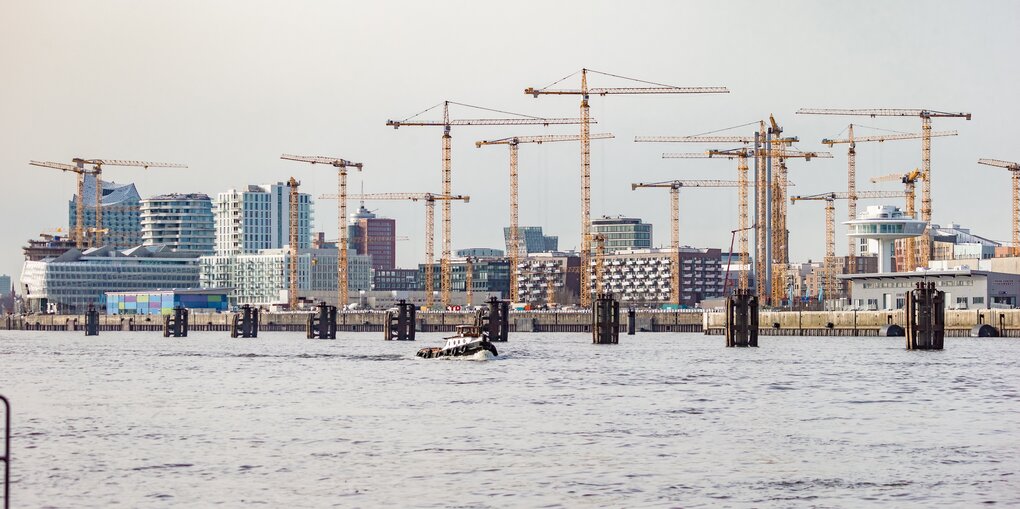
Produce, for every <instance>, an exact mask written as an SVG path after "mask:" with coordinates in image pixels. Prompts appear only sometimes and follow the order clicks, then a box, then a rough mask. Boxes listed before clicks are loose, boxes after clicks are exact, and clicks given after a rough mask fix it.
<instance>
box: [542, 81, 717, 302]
mask: <svg viewBox="0 0 1020 509" xmlns="http://www.w3.org/2000/svg"><path fill="white" fill-rule="evenodd" d="M579 73H580V74H581V88H579V89H550V88H549V87H551V86H554V85H556V84H558V83H560V82H562V81H564V80H566V79H567V78H570V77H573V76H575V75H576V74H578V73H577V72H575V73H572V74H570V75H569V76H567V77H564V78H562V79H560V80H558V81H556V82H555V83H552V84H550V85H548V86H545V87H542V88H534V87H529V88H526V89H525V90H524V93H525V94H527V95H530V96H533V97H535V98H537V97H538V96H540V95H579V96H581V267H584V270H585V274H584V276H583V277H582V278H581V305H582V306H585V307H587V306H588V305H589V304H590V303H591V272H590V270H591V268H590V263H589V257H590V256H591V242H592V238H591V235H592V234H591V134H590V133H591V126H590V124H591V120H590V112H589V109H590V108H589V105H588V98H589V96H590V95H592V94H594V95H601V96H606V95H630V94H727V93H729V90H727V89H726V87H676V86H672V85H663V84H660V83H652V82H649V81H644V80H635V79H633V78H627V77H624V76H617V75H614V74H608V73H604V72H599V71H594V70H591V69H581V70H580V71H579ZM589 73H592V74H599V75H602V76H609V77H613V78H621V79H625V80H630V81H636V82H641V83H644V84H646V85H653V86H651V87H618V88H599V87H592V88H589V87H588V74H589Z"/></svg>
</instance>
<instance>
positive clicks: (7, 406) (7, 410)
mask: <svg viewBox="0 0 1020 509" xmlns="http://www.w3.org/2000/svg"><path fill="white" fill-rule="evenodd" d="M0 402H3V404H4V416H5V417H4V455H3V456H0V461H3V462H4V509H9V508H10V507H11V402H10V401H7V398H5V397H3V396H0Z"/></svg>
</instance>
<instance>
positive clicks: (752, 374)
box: [0, 331, 1020, 507]
mask: <svg viewBox="0 0 1020 509" xmlns="http://www.w3.org/2000/svg"><path fill="white" fill-rule="evenodd" d="M381 336H382V335H381V334H346V335H344V338H343V339H339V340H336V341H317V340H307V339H304V337H303V335H301V334H297V333H265V334H264V337H262V338H258V339H255V340H244V339H230V338H228V337H227V333H223V332H206V333H192V336H191V337H189V338H184V339H166V338H163V337H161V336H160V335H158V334H157V333H126V332H110V333H103V335H102V336H100V337H98V338H85V337H84V336H79V335H78V334H72V333H43V332H6V331H0V393H3V394H5V395H7V396H8V397H9V398H11V400H12V402H13V405H14V410H15V416H14V420H15V428H14V444H13V445H14V450H13V452H12V455H13V462H12V466H13V480H14V481H15V482H16V484H15V486H14V487H13V492H14V497H12V501H13V502H14V505H15V506H16V507H21V506H26V507H36V506H54V507H83V506H92V507H98V506H110V505H114V504H120V505H123V506H126V507H148V506H156V507H159V506H168V505H173V506H190V507H196V506H209V505H214V504H222V505H226V506H247V505H256V504H259V505H264V506H267V507H288V506H333V505H335V506H392V507H406V506H426V507H427V506H432V507H446V506H450V505H460V506H508V505H512V506H557V505H560V506H564V507H573V506H578V505H585V506H610V507H623V506H631V507H633V506H677V505H682V506H684V507H698V506H705V507H716V506H720V505H726V506H741V507H755V506H791V505H794V506H808V507H811V506H822V507H826V506H841V507H860V506H866V505H876V506H877V505H883V506H890V505H892V506H895V507H902V506H909V505H935V504H938V505H945V506H973V505H976V504H979V503H985V502H998V503H1000V504H1006V505H1009V504H1017V503H1020V472H1018V471H1020V438H1018V436H1020V431H1018V430H1020V382H1018V376H1017V375H1018V372H1017V369H1018V364H1020V363H1018V361H1020V341H1018V340H1015V339H1013V340H1010V339H980V340H978V339H969V338H950V339H947V346H946V349H945V350H944V351H942V352H907V351H904V350H903V345H902V341H901V340H899V339H884V338H769V337H763V338H762V345H763V346H762V347H761V348H758V349H726V348H724V347H723V342H724V340H723V338H722V337H706V336H702V335H699V334H645V335H639V336H635V337H623V338H622V339H621V344H619V345H601V346H596V345H591V344H589V342H590V339H589V337H588V336H585V335H583V334H551V335H542V334H520V335H515V336H512V337H511V340H510V342H509V343H506V344H502V345H501V346H500V354H501V355H500V356H499V357H498V358H497V359H494V360H490V361H474V362H471V361H450V360H425V359H418V358H416V357H415V356H414V354H415V352H416V351H417V350H418V348H420V347H422V346H425V345H432V344H439V343H440V339H439V338H440V337H441V336H442V334H422V335H420V337H419V338H420V339H419V341H417V342H413V343H411V342H384V341H382V340H381Z"/></svg>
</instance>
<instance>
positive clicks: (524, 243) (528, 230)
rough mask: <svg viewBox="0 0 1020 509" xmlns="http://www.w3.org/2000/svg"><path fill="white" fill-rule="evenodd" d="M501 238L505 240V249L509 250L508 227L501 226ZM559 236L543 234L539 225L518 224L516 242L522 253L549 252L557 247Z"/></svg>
mask: <svg viewBox="0 0 1020 509" xmlns="http://www.w3.org/2000/svg"><path fill="white" fill-rule="evenodd" d="M503 239H504V240H505V241H506V250H507V252H508V253H509V252H510V227H504V228H503ZM559 239H560V238H559V237H557V236H555V235H545V234H544V233H542V227H541V226H518V227H517V243H518V246H520V248H521V253H522V254H528V253H551V252H553V251H556V250H558V249H559V243H560V242H559Z"/></svg>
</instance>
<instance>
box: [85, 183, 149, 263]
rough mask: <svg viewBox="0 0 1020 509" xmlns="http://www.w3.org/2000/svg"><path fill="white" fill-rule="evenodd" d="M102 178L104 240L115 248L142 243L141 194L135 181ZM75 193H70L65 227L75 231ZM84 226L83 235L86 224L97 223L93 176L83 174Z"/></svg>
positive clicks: (86, 229) (92, 224)
mask: <svg viewBox="0 0 1020 509" xmlns="http://www.w3.org/2000/svg"><path fill="white" fill-rule="evenodd" d="M100 182H102V186H103V199H102V202H103V203H102V206H103V228H105V229H107V230H108V231H107V232H106V233H105V234H103V241H104V244H107V245H109V246H111V247H113V248H114V249H129V248H132V247H135V246H137V245H139V244H141V243H142V221H141V207H140V205H141V197H140V196H139V195H138V190H137V189H135V185H134V184H117V183H115V182H104V181H100ZM77 203H78V195H74V196H73V197H71V201H69V202H68V204H67V224H68V225H69V226H70V228H69V229H68V231H74V227H75V224H76V222H77ZM82 205H83V206H84V211H83V212H84V227H85V232H86V234H85V238H86V239H88V238H90V237H91V235H90V234H89V233H88V231H89V228H95V227H96V177H95V175H86V176H85V201H84V202H83V203H82Z"/></svg>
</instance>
